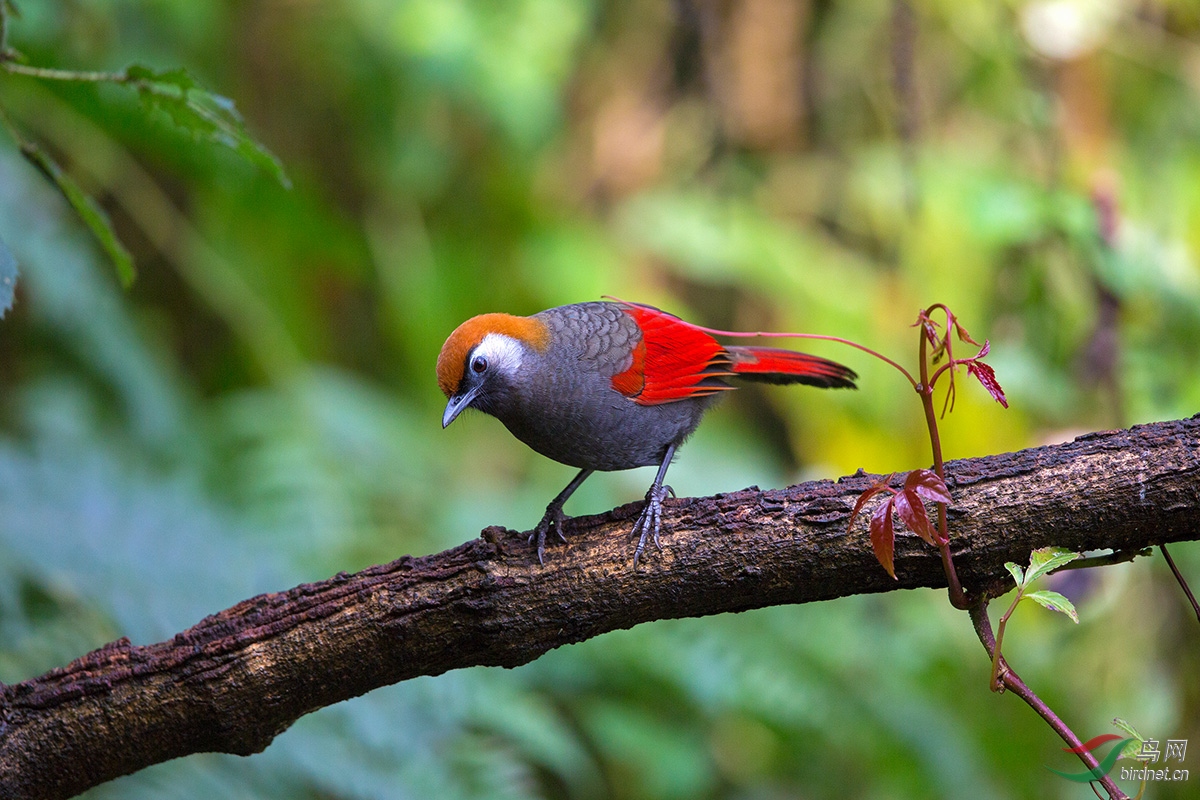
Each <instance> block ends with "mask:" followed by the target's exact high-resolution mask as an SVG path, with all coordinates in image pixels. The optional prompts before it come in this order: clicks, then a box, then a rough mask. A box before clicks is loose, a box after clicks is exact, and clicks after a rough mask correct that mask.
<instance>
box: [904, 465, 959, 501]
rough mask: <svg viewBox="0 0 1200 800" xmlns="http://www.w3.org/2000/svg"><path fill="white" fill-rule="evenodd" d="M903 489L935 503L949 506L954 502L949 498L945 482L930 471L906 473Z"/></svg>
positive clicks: (918, 470) (915, 470)
mask: <svg viewBox="0 0 1200 800" xmlns="http://www.w3.org/2000/svg"><path fill="white" fill-rule="evenodd" d="M904 488H905V489H910V490H912V491H914V492H916V493H917V494H919V495H920V496H921V497H923V498H925V499H926V500H931V501H933V502H935V503H946V504H949V503H951V502H953V500H954V498H952V497H951V496H950V490H949V489H947V488H946V482H945V481H943V480H942V479H941V478H939V477H938V474H937V473H936V472H934V471H933V470H931V469H914V470H913V471H912V472H910V473H908V477H907V478H905V479H904Z"/></svg>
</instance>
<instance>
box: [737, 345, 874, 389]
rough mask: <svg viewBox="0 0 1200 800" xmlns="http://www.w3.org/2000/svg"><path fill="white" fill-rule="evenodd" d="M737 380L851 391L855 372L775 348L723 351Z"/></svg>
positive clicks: (743, 348)
mask: <svg viewBox="0 0 1200 800" xmlns="http://www.w3.org/2000/svg"><path fill="white" fill-rule="evenodd" d="M725 349H726V351H727V352H728V353H729V355H730V356H731V357H732V359H733V372H734V374H736V375H737V376H738V377H739V378H744V379H746V380H751V381H762V382H764V383H806V384H808V385H809V386H821V387H824V388H827V389H835V388H839V389H853V388H854V379H855V378H857V377H858V376H857V375H855V374H854V370H852V369H850V368H849V367H844V366H842V365H841V364H838V363H837V362H835V361H830V360H828V359H825V358H819V357H817V356H810V355H808V354H806V353H797V352H795V351H793V350H780V349H778V348H775V347H726V348H725Z"/></svg>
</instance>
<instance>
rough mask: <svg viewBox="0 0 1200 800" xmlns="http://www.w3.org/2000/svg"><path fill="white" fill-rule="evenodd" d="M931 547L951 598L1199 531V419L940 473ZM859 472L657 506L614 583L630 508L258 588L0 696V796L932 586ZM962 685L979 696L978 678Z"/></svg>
mask: <svg viewBox="0 0 1200 800" xmlns="http://www.w3.org/2000/svg"><path fill="white" fill-rule="evenodd" d="M946 478H947V483H948V484H949V486H950V487H951V490H952V491H953V493H954V497H955V502H954V504H953V506H951V508H950V519H951V530H952V532H953V534H954V538H953V539H952V541H951V547H952V550H953V553H954V561H955V564H956V565H957V566H958V570H959V576H960V577H961V579H962V582H963V584H964V586H965V587H966V588H967V589H968V590H970V591H971V592H973V593H979V592H987V591H998V590H1000V589H1001V588H1002V587H1004V586H1005V585H1006V583H1007V582H1008V575H1007V573H1006V571H1005V570H1004V568H1003V564H1004V562H1005V561H1016V562H1018V563H1024V562H1025V561H1026V560H1027V559H1028V555H1029V552H1030V551H1031V550H1033V549H1035V548H1038V547H1042V546H1046V545H1060V546H1062V547H1067V548H1070V549H1072V550H1077V551H1087V550H1099V549H1111V550H1114V551H1131V550H1138V549H1141V548H1145V547H1148V546H1151V545H1157V544H1161V543H1164V542H1166V543H1170V542H1176V541H1185V540H1195V539H1200V514H1198V513H1197V511H1198V509H1200V416H1197V417H1192V418H1191V419H1188V420H1181V421H1177V422H1163V423H1156V424H1153V425H1143V426H1138V427H1135V428H1133V429H1131V430H1128V431H1109V432H1103V433H1094V434H1088V435H1086V436H1082V437H1080V438H1079V439H1076V440H1075V441H1074V442H1071V443H1068V444H1063V445H1056V446H1050V447H1040V448H1035V449H1032V450H1024V451H1021V452H1019V453H1009V454H1004V455H997V456H989V457H986V458H976V459H968V460H963V461H956V462H950V463H948V464H947V465H946ZM874 480H875V478H874V477H873V476H870V475H865V474H863V473H862V472H861V471H860V472H859V473H858V474H857V475H854V476H851V477H848V478H843V479H841V480H840V481H838V482H837V483H833V482H830V481H818V482H815V483H806V484H801V485H798V486H793V487H791V488H788V489H785V490H779V491H766V492H763V491H758V490H757V489H747V490H744V491H741V492H734V493H732V494H725V495H717V496H715V497H706V498H695V499H681V500H678V501H675V502H668V503H667V504H666V507H665V515H664V528H667V526H669V532H668V531H667V530H664V534H663V549H662V551H661V552H652V553H651V554H650V557H648V558H647V559H646V560H645V562H644V563H643V564H642V565H641V566H640V567H639V569H638V570H637V571H636V572H634V571H633V570H631V569H630V558H631V554H632V550H631V543H630V541H629V527H630V525H631V524H632V521H633V519H634V517H635V516H636V513H637V511H638V505H637V504H631V505H627V506H622V507H621V508H617V509H615V510H613V511H611V512H609V513H607V514H602V515H600V516H596V517H587V518H577V519H575V520H573V521H571V522H569V523H568V524H567V526H566V533H567V538H568V540H569V543H568V544H566V545H563V546H560V547H557V548H554V549H552V550H550V551H549V552H548V553H547V558H546V566H545V567H541V566H539V565H538V563H537V556H536V554H535V553H534V552H533V549H532V548H531V547H530V546H528V545H527V544H526V542H525V537H524V536H523V535H521V534H517V533H515V532H512V531H507V530H504V529H501V528H488V529H486V530H484V531H483V534H482V537H481V538H479V539H475V540H473V541H470V542H467V543H465V544H463V545H460V546H458V547H456V548H453V549H451V550H447V551H446V552H444V553H439V554H436V555H431V556H425V557H421V558H412V557H409V556H405V557H403V558H401V559H399V560H398V561H394V562H392V563H391V564H385V565H381V566H377V567H372V568H370V569H367V570H364V571H363V572H360V573H358V574H356V575H347V574H344V573H343V574H339V575H336V576H334V577H333V578H330V579H329V580H327V581H322V582H319V583H313V584H306V585H303V586H298V587H296V588H295V589H292V590H290V591H287V592H281V593H278V594H268V595H261V596H259V597H255V598H251V599H249V600H246V601H244V602H242V603H239V604H238V605H236V606H234V607H232V608H230V609H227V610H225V611H222V612H221V613H219V614H215V615H213V616H211V617H208V618H207V619H204V620H203V621H201V622H200V623H199V624H198V625H196V626H195V627H193V628H190V629H189V630H186V631H184V632H182V633H180V634H177V635H176V636H175V637H174V638H173V639H171V640H170V641H166V642H161V643H158V644H153V645H148V646H144V647H135V646H132V645H131V644H130V642H129V641H128V640H127V639H122V640H119V641H117V642H113V643H112V644H109V645H107V646H105V647H103V648H101V649H100V650H96V651H94V652H92V653H89V654H88V655H86V656H84V657H82V658H80V659H78V660H76V661H74V662H72V663H71V664H69V665H67V666H66V667H63V668H60V669H56V670H53V671H51V672H48V673H46V674H45V675H42V676H40V677H37V678H33V679H31V680H28V681H25V682H24V683H20V684H16V685H13V686H7V687H3V688H2V694H0V796H3V797H6V798H14V800H16V799H17V798H61V797H69V796H71V795H73V794H76V793H78V792H81V791H83V790H84V789H86V788H88V787H90V786H95V785H97V784H99V783H102V782H104V781H107V780H110V779H112V778H115V777H117V776H120V775H125V774H128V773H131V772H135V771H137V770H139V769H141V768H143V767H146V766H148V765H150V764H154V763H158V762H161V761H166V760H168V759H171V758H175V757H178V756H183V755H187V754H189V753H196V752H202V751H219V752H227V753H237V754H243V755H245V754H250V753H255V752H259V751H261V750H262V749H264V748H265V747H266V746H267V745H268V744H270V742H271V740H272V739H273V738H274V737H275V736H276V735H277V734H279V733H280V732H281V731H283V730H285V729H286V728H287V727H288V726H289V725H290V724H292V723H293V722H294V721H295V720H296V719H298V718H299V717H300V716H302V715H304V714H307V713H308V712H310V711H315V710H316V709H318V708H322V707H324V706H327V705H330V704H332V703H336V702H339V701H341V700H345V699H347V698H350V697H355V696H357V695H360V694H363V693H365V692H368V691H370V690H372V689H374V688H377V687H379V686H384V685H387V684H391V683H395V682H397V681H401V680H405V679H407V678H412V677H415V676H417V675H437V674H439V673H442V672H445V671H447V670H451V669H457V668H459V667H467V666H472V665H478V664H487V665H498V666H505V667H514V666H517V665H519V664H524V663H527V662H529V661H532V660H533V659H535V658H537V657H538V656H540V655H542V654H543V653H545V652H547V651H548V650H551V649H553V648H555V647H559V646H560V645H564V644H568V643H571V642H578V641H582V640H584V639H588V638H590V637H593V636H598V635H599V634H601V633H605V632H607V631H611V630H616V629H619V628H628V627H631V626H633V625H637V624H638V623H641V622H648V621H650V620H656V619H665V618H673V617H689V616H702V615H706V614H716V613H721V612H725V611H742V610H745V609H750V608H759V607H763V606H770V605H778V604H783V603H806V602H811V601H814V600H826V599H830V598H833V597H841V596H845V595H850V594H857V593H863V592H884V591H890V590H893V589H911V588H917V587H939V588H940V587H944V586H945V585H946V579H945V575H944V573H943V570H942V565H941V560H940V558H939V555H938V553H937V551H936V550H933V549H932V548H929V547H927V546H925V545H924V544H923V543H922V542H921V541H920V540H919V539H917V538H916V537H915V536H912V535H904V534H901V535H900V536H898V538H897V540H896V552H895V565H896V575H897V577H898V580H894V581H893V580H892V579H891V578H889V577H888V576H887V574H886V573H885V572H884V571H883V569H882V568H881V567H880V566H879V564H878V563H877V562H876V561H875V557H874V556H873V555H872V552H871V547H870V545H869V542H868V540H867V532H866V530H865V526H864V528H863V529H861V530H860V529H858V528H856V529H855V530H854V531H851V532H849V533H847V532H846V521H847V518H848V516H849V513H850V510H851V509H852V508H853V506H854V501H855V498H856V496H857V495H858V493H860V492H861V491H863V490H864V489H865V488H866V487H867V486H868V485H870V484H871V483H872V482H873V481H874ZM981 691H982V687H981Z"/></svg>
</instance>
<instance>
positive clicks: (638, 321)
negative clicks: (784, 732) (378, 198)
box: [437, 300, 858, 570]
mask: <svg viewBox="0 0 1200 800" xmlns="http://www.w3.org/2000/svg"><path fill="white" fill-rule="evenodd" d="M747 335H752V334H747ZM857 377H858V376H857V375H856V374H855V373H854V371H853V370H851V369H850V368H848V367H845V366H843V365H841V364H838V363H836V362H834V361H830V360H828V359H824V358H820V357H818V356H812V355H807V354H805V353H798V352H795V351H792V350H783V349H778V348H773V347H754V346H742V345H723V344H721V343H720V342H718V341H717V340H716V339H715V338H714V337H713V336H712V335H711V334H710V333H709V331H708V330H707V329H705V328H702V327H700V326H698V325H693V324H691V323H689V322H685V321H684V320H683V319H680V318H679V317H677V316H674V315H672V314H669V313H667V312H665V311H661V310H659V309H658V308H655V307H653V306H649V305H644V304H640V303H633V302H625V301H618V300H600V301H594V302H585V303H575V304H572V305H564V306H558V307H556V308H550V309H547V310H545V311H542V312H539V313H537V314H533V315H532V316H527V317H522V316H514V315H512V314H505V313H489V314H481V315H479V316H476V317H472V318H471V319H468V320H467V321H466V322H464V323H462V324H461V325H459V326H458V327H457V328H455V330H454V331H453V332H452V333H451V334H450V336H449V337H448V338H447V339H446V342H445V344H444V345H443V346H442V350H441V352H440V353H439V355H438V359H437V380H438V386H439V388H440V389H441V390H442V393H443V394H445V396H446V398H447V402H446V410H445V412H444V413H443V414H442V428H443V429H444V428H447V427H449V425H450V423H452V422H454V420H455V419H457V418H458V416H459V414H461V413H462V412H463V411H464V410H465V409H468V408H473V409H476V410H478V411H482V412H484V413H486V414H490V415H491V416H493V417H495V418H496V419H498V420H500V422H502V423H503V424H504V426H505V427H506V428H508V430H509V431H510V432H511V433H512V435H513V436H515V437H516V438H517V439H519V440H520V441H522V442H524V443H525V444H526V445H528V446H529V447H530V448H531V449H533V450H534V451H536V452H538V453H540V454H541V455H543V456H546V457H547V458H550V459H553V460H554V461H558V462H560V463H562V464H566V465H568V466H572V467H576V468H578V470H579V472H578V473H577V474H576V475H575V477H574V478H572V479H571V482H570V483H568V484H567V485H566V487H565V488H564V489H563V490H562V491H561V492H559V494H558V495H557V496H556V497H555V498H554V499H553V500H551V501H550V504H549V505H548V506H547V507H546V513H545V514H544V515H543V516H542V519H541V521H540V522H539V523H538V524H537V527H535V528H534V529H533V531H532V533H531V534H530V536H529V541H530V544H533V542H534V541H535V540H536V542H537V556H538V561H539V563H543V564H544V563H545V562H544V561H543V554H544V551H545V545H546V538H547V536H548V535H549V534H550V533H551V532H553V533H554V534H556V535H557V537H558V538H559V539H560V540H561V541H563V542H565V541H566V537H565V536H564V535H563V532H562V528H563V523H564V522H565V520H566V519H568V517H567V516H566V515H565V514H564V513H563V506H564V505H565V504H566V502H567V500H568V499H569V498H570V497H571V495H572V494H573V493H574V492H575V490H576V489H578V488H579V486H580V485H581V484H582V483H583V482H584V481H585V480H587V478H588V477H589V476H590V475H591V474H592V473H594V472H597V471H615V470H626V469H633V468H635V467H643V466H653V465H657V466H658V473H657V475H656V476H655V478H654V482H653V483H652V484H651V485H650V489H649V490H648V491H647V492H646V500H645V505H644V506H643V509H642V512H641V514H640V516H639V517H638V519H637V521H636V522H635V523H634V526H633V530H632V533H631V538H632V537H634V536H636V537H638V544H637V547H636V549H635V550H634V555H633V568H634V569H635V570H636V569H637V564H638V559H639V558H640V557H641V555H642V552H643V550H644V548H645V546H646V540H647V537H650V538H651V539H652V541H653V542H654V545H655V546H656V547H659V549H661V546H660V545H659V534H660V532H661V530H662V510H663V502H664V501H665V500H666V498H667V496H668V495H674V491H673V490H672V489H671V487H670V486H667V485H666V484H664V480H665V479H666V474H667V468H668V467H669V466H670V464H671V461H672V460H673V459H674V457H675V452H676V450H677V449H678V448H679V447H680V446H681V445H682V444H683V442H684V440H685V439H687V438H688V436H689V435H691V433H692V432H693V431H694V430H695V429H696V427H697V426H698V425H699V424H700V419H701V418H702V417H703V416H704V413H705V412H706V411H708V409H709V408H711V407H712V406H713V405H714V404H715V402H716V401H717V400H718V399H719V398H720V396H721V395H722V394H724V393H725V392H727V391H729V390H731V389H734V388H736V387H735V386H733V385H731V384H730V383H728V382H727V380H728V379H731V378H733V379H741V380H747V381H757V382H763V383H774V384H792V383H799V384H807V385H810V386H817V387H822V388H850V389H853V388H856V386H855V383H854V381H855V379H856V378H857Z"/></svg>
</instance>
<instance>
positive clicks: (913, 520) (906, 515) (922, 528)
mask: <svg viewBox="0 0 1200 800" xmlns="http://www.w3.org/2000/svg"><path fill="white" fill-rule="evenodd" d="M893 501H894V502H895V504H896V514H897V515H898V516H899V517H900V519H901V520H902V521H903V522H904V524H905V525H907V526H908V528H909V530H911V531H912V532H913V533H915V534H916V535H917V536H920V537H921V538H922V539H924V540H925V541H927V542H929V543H930V544H932V545H935V546H936V541H935V535H934V530H933V523H932V522H930V521H929V514H927V513H926V512H925V504H924V503H922V502H921V498H920V497H918V496H917V493H916V492H915V491H913V490H912V489H905V490H904V491H902V492H900V493H899V494H897V495H896V496H895V497H894V498H893Z"/></svg>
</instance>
